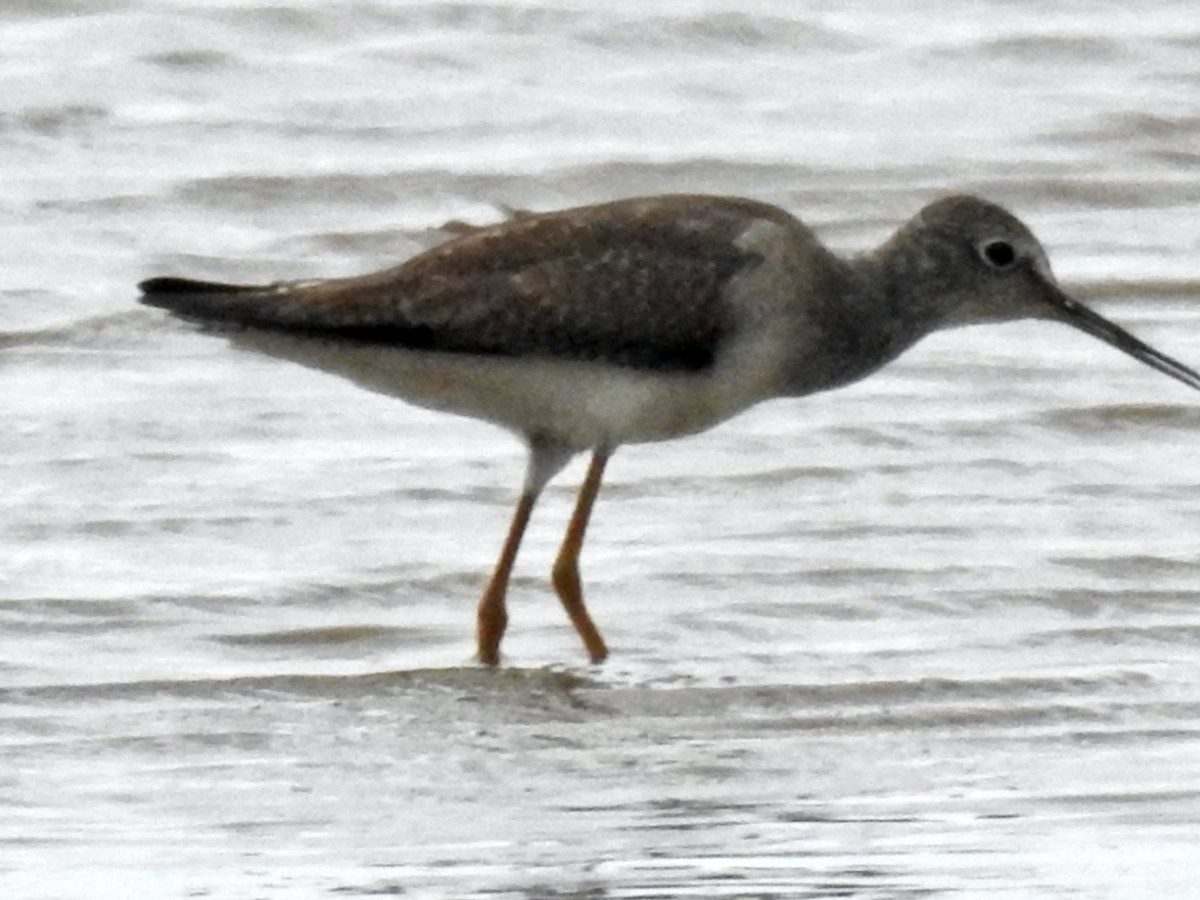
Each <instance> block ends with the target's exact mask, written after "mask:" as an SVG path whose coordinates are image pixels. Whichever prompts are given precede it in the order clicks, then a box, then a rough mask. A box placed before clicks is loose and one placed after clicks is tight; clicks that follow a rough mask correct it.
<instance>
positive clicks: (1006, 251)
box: [140, 195, 1200, 665]
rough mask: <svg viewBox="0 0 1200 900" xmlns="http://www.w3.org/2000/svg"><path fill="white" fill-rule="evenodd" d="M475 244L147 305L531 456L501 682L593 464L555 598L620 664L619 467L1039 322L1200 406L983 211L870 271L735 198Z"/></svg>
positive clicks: (459, 242) (594, 210) (612, 209)
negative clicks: (533, 551)
mask: <svg viewBox="0 0 1200 900" xmlns="http://www.w3.org/2000/svg"><path fill="white" fill-rule="evenodd" d="M458 231H459V232H460V233H459V234H458V236H457V237H454V238H452V239H450V240H448V241H447V242H446V243H444V244H441V245H440V246H437V247H434V248H433V249H431V250H428V251H426V252H424V253H421V254H419V255H417V256H415V257H413V258H412V259H409V260H408V261H407V262H405V263H402V264H401V265H399V266H396V267H394V268H390V269H386V270H384V271H381V272H376V273H374V274H370V275H363V276H361V277H356V278H344V279H331V280H324V281H292V282H287V281H284V282H278V283H275V284H268V285H261V286H250V285H231V284H218V283H212V282H205V281H193V280H189V279H184V278H153V279H150V280H149V281H144V282H142V284H141V285H140V287H141V290H142V292H143V296H142V298H141V299H142V302H143V303H146V304H149V305H151V306H158V307H163V308H165V309H168V310H170V311H171V312H173V313H175V314H176V315H178V316H181V317H183V318H184V319H187V320H192V321H196V322H201V323H203V324H205V325H206V326H209V327H212V328H216V329H217V330H219V331H222V332H224V333H228V334H229V335H230V336H231V337H232V338H233V339H234V340H235V341H236V342H238V343H239V344H244V345H248V346H250V347H253V348H255V349H258V350H261V351H263V352H265V353H268V354H271V355H274V356H277V357H281V358H284V359H290V360H293V361H295V362H298V363H301V364H303V365H307V366H311V367H314V368H318V369H323V370H325V371H328V372H334V373H337V374H339V375H343V376H345V377H347V378H350V379H351V380H353V381H355V382H357V383H358V384H360V385H362V386H364V387H366V388H369V389H371V390H374V391H379V392H381V393H384V394H389V395H393V396H397V397H400V398H403V399H405V400H407V401H410V402H412V403H416V404H419V405H421V406H425V407H430V408H433V409H438V410H444V411H447V412H453V413H458V414H462V415H467V416H475V417H477V418H480V419H484V420H487V421H489V422H494V423H495V424H497V425H500V426H503V427H505V428H507V429H509V430H511V431H513V432H515V433H516V434H518V435H520V436H522V437H523V438H524V439H525V441H526V443H527V444H528V447H529V459H528V467H527V470H526V474H525V483H524V490H523V491H522V493H521V497H520V500H519V502H518V503H517V507H516V512H515V514H514V516H513V520H512V524H511V526H510V528H509V531H508V536H507V539H506V540H505V542H504V546H503V549H502V551H501V553H500V558H499V561H498V562H497V564H496V568H495V570H494V572H493V574H492V577H491V579H490V581H489V582H488V584H487V587H486V588H485V589H484V592H483V597H482V599H481V600H480V603H479V608H478V618H477V635H476V636H477V640H478V653H479V659H480V660H481V661H482V662H484V663H487V664H489V665H495V664H496V663H498V662H499V659H500V641H501V638H502V637H503V634H504V629H505V626H506V624H507V618H508V616H507V612H506V595H507V591H508V584H509V576H510V574H511V572H512V568H513V562H514V560H515V559H516V555H517V549H518V547H519V545H520V543H521V537H522V534H523V533H524V531H525V527H526V525H527V523H528V521H529V517H530V514H531V513H532V511H533V507H534V503H535V502H536V500H537V498H538V495H539V494H540V493H541V491H542V489H543V488H544V487H545V485H546V483H547V482H548V481H549V480H550V479H551V478H552V477H554V475H555V474H556V473H558V472H559V471H560V470H561V469H562V467H563V466H564V465H565V464H566V463H567V461H568V460H569V459H570V458H571V457H572V456H574V455H575V454H577V453H580V452H583V451H590V452H591V454H592V455H591V463H590V465H589V467H588V470H587V475H586V476H585V478H584V481H583V486H582V488H581V490H580V492H579V497H578V500H577V502H576V505H575V509H574V512H573V514H572V516H571V519H570V522H569V524H568V526H567V532H566V536H565V538H564V539H563V543H562V546H561V549H560V550H559V553H558V556H557V558H556V561H555V563H554V567H553V579H552V580H553V584H554V588H555V591H556V592H557V593H558V596H559V597H560V598H561V600H562V603H563V606H564V607H565V609H566V611H567V614H568V616H570V619H571V622H572V623H573V624H574V626H575V628H576V630H577V631H578V632H579V635H580V637H581V638H582V639H583V643H584V645H585V647H586V648H587V653H588V655H589V657H590V658H591V660H592V661H593V662H600V661H601V660H603V659H604V658H605V656H606V655H607V653H608V650H607V648H606V646H605V643H604V640H603V638H602V637H601V636H600V632H599V630H598V629H597V628H596V626H595V624H593V622H592V619H591V616H590V615H589V614H588V611H587V608H586V607H585V605H584V601H583V591H582V588H581V585H580V579H579V562H578V561H579V553H580V549H581V547H582V545H583V539H584V533H585V531H586V529H587V525H588V519H589V517H590V515H591V511H592V505H593V503H594V502H595V499H596V495H597V493H598V492H599V489H600V482H601V479H602V477H603V474H604V467H605V464H606V463H607V462H608V459H609V456H610V455H611V454H612V453H613V451H614V450H615V449H616V448H617V447H618V446H619V445H621V444H624V443H631V442H640V441H659V440H666V439H668V438H675V437H680V436H682V435H687V434H693V433H695V432H698V431H702V430H704V429H706V428H709V427H711V426H713V425H715V424H717V423H718V422H721V421H723V420H725V419H728V418H729V417H730V416H733V415H735V414H737V413H738V412H741V411H742V410H744V409H746V408H747V407H750V406H752V405H754V404H756V403H759V402H761V401H763V400H769V399H772V398H775V397H796V396H801V395H803V394H809V393H813V392H814V391H823V390H828V389H829V388H835V387H840V386H842V385H845V384H850V383H851V382H853V381H856V380H858V379H860V378H862V377H864V376H866V375H869V374H870V373H872V372H874V371H875V370H876V369H878V368H879V367H881V366H883V365H884V364H885V363H887V362H889V361H890V360H893V359H895V358H896V357H897V356H899V355H900V354H901V353H903V352H904V351H905V350H906V349H907V348H909V347H911V346H912V345H913V344H915V343H916V342H917V341H918V340H920V339H921V338H922V337H924V336H925V335H927V334H929V333H930V332H933V331H936V330H938V329H941V328H949V327H953V326H958V325H971V324H975V323H980V322H1000V321H1008V320H1013V319H1022V318H1036V319H1050V320H1054V321H1058V322H1063V323H1066V324H1068V325H1072V326H1074V327H1075V328H1078V329H1080V330H1081V331H1085V332H1087V333H1088V334H1090V335H1093V336H1094V337H1097V338H1099V339H1100V340H1102V341H1105V342H1107V343H1109V344H1112V345H1113V346H1114V347H1116V348H1118V349H1120V350H1123V351H1124V352H1126V353H1128V354H1129V355H1130V356H1132V357H1134V358H1135V359H1138V360H1141V361H1142V362H1144V363H1146V364H1147V365H1149V366H1151V367H1153V368H1155V369H1158V370H1159V371H1160V372H1164V373H1165V374H1167V375H1170V376H1171V377H1172V378H1176V379H1178V380H1179V381H1181V382H1183V383H1184V384H1186V385H1188V386H1189V387H1193V388H1197V389H1200V374H1197V373H1196V372H1195V371H1193V370H1192V369H1190V368H1188V367H1187V366H1184V365H1183V364H1181V363H1179V362H1176V361H1175V360H1173V359H1171V358H1170V357H1169V356H1166V355H1164V354H1162V353H1160V352H1159V351H1157V350H1155V349H1154V348H1152V347H1150V346H1148V345H1147V344H1145V343H1143V342H1142V341H1140V340H1138V339H1137V338H1135V337H1134V336H1133V335H1131V334H1129V333H1128V332H1127V331H1125V330H1124V329H1122V328H1120V327H1118V326H1117V325H1115V324H1113V323H1112V322H1110V321H1108V320H1107V319H1105V318H1103V317H1101V316H1100V315H1098V314H1097V313H1095V312H1093V311H1092V310H1090V309H1088V308H1087V307H1085V306H1083V305H1082V304H1080V303H1079V302H1078V301H1076V300H1074V299H1072V298H1071V297H1070V296H1068V295H1067V294H1066V293H1064V292H1063V291H1062V290H1061V289H1060V288H1059V286H1058V284H1057V283H1056V281H1055V279H1054V276H1053V275H1052V274H1051V271H1050V265H1049V263H1048V262H1047V259H1046V254H1045V251H1044V250H1043V249H1042V247H1041V245H1040V244H1039V243H1038V241H1037V240H1036V239H1035V238H1034V236H1033V235H1032V233H1031V232H1030V231H1029V229H1028V228H1026V227H1025V225H1023V224H1022V223H1021V222H1020V221H1019V220H1018V219H1017V218H1015V217H1014V216H1013V215H1011V214H1010V213H1008V212H1007V211H1005V210H1004V209H1002V208H1001V207H999V206H996V205H994V204H992V203H989V202H986V201H984V200H980V199H978V198H975V197H970V196H952V197H947V198H944V199H941V200H937V201H935V202H933V203H931V204H929V205H928V206H926V207H925V208H924V209H922V210H921V211H920V212H919V213H918V214H917V215H916V216H914V217H913V218H912V219H911V220H910V221H909V222H907V223H906V224H904V225H903V226H902V227H901V228H900V229H899V230H898V231H897V232H896V233H895V235H894V236H893V237H892V238H891V239H890V240H888V241H887V242H886V243H884V244H883V245H882V246H880V247H878V248H877V249H875V250H873V251H870V252H868V253H866V254H864V255H862V256H859V257H856V258H853V259H843V258H840V257H838V256H835V255H834V254H832V253H831V252H830V251H829V250H827V249H826V248H825V247H824V246H823V245H822V244H821V243H820V241H818V240H817V238H816V236H815V235H814V234H813V233H812V231H810V230H809V229H808V228H807V227H806V226H805V225H804V224H802V223H801V222H800V221H799V220H798V219H796V218H795V217H794V216H792V215H791V214H789V213H787V212H786V211H784V210H782V209H780V208H778V207H776V206H772V205H769V204H766V203H760V202H756V201H752V200H746V199H740V198H733V197H715V196H699V195H670V196H659V197H646V198H639V199H629V200H619V201H616V202H611V203H605V204H600V205H594V206H584V207H579V208H576V209H567V210H562V211H558V212H549V213H539V214H534V213H521V214H518V215H517V216H515V217H514V218H512V219H509V220H508V221H505V222H502V223H500V224H497V225H494V226H490V227H480V228H469V227H468V228H463V227H460V228H459V229H458Z"/></svg>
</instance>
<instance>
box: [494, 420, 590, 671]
mask: <svg viewBox="0 0 1200 900" xmlns="http://www.w3.org/2000/svg"><path fill="white" fill-rule="evenodd" d="M571 455H572V453H571V451H569V450H566V449H564V448H562V447H559V446H557V445H554V444H546V443H542V442H539V441H536V440H531V441H530V444H529V466H528V468H527V470H526V473H525V488H524V490H523V491H522V492H521V499H520V500H519V501H517V508H516V511H515V512H513V517H512V524H510V525H509V526H508V537H506V538H505V539H504V549H503V550H501V551H500V559H499V560H497V562H496V568H495V571H493V572H492V577H491V580H489V581H488V585H487V587H486V588H484V590H483V596H482V597H481V598H480V600H479V611H478V613H477V616H476V619H475V640H476V646H477V647H478V654H479V661H480V662H481V663H484V664H485V665H488V666H494V665H498V664H499V662H500V640H501V639H502V638H503V637H504V629H505V626H507V625H508V609H507V598H508V582H509V578H510V577H511V576H512V569H513V563H515V562H516V560H517V551H518V550H519V549H520V548H521V538H522V537H523V536H524V534H525V528H526V526H528V525H529V517H530V516H531V515H532V514H533V507H534V504H535V503H537V499H538V496H539V495H540V494H541V493H542V488H544V487H545V486H546V482H548V481H549V480H550V479H551V478H553V477H554V475H555V474H556V473H557V472H558V471H559V470H560V469H561V468H562V467H563V466H564V465H566V463H567V460H569V459H570V458H571Z"/></svg>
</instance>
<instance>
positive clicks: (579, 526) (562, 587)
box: [551, 447, 609, 663]
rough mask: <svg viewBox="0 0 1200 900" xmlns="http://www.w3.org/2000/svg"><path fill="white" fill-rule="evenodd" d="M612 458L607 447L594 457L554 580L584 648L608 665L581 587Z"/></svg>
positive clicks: (580, 493)
mask: <svg viewBox="0 0 1200 900" xmlns="http://www.w3.org/2000/svg"><path fill="white" fill-rule="evenodd" d="M608 457H609V450H608V449H607V448H605V447H599V448H597V449H596V450H595V452H594V453H593V454H592V461H591V463H590V464H589V465H588V470H587V476H586V477H585V478H584V479H583V486H582V487H581V488H580V489H579V499H577V500H576V501H575V511H574V512H573V513H571V522H570V524H568V525H567V533H566V536H565V537H564V538H563V542H562V547H560V548H559V551H558V557H557V558H556V559H555V560H554V570H553V573H552V576H551V577H552V580H553V582H554V590H555V591H557V592H558V597H559V599H560V600H562V605H563V607H564V608H565V609H566V611H567V615H568V616H570V618H571V624H573V625H574V626H575V630H576V631H578V632H579V636H580V637H581V638H583V645H584V646H585V647H586V648H587V652H588V656H589V657H591V660H592V662H594V663H598V662H603V661H604V658H605V657H606V656H608V648H607V647H606V646H605V645H604V638H602V637H601V636H600V631H599V629H597V628H596V625H595V623H593V622H592V617H591V616H590V615H588V611H587V607H586V606H585V605H584V603H583V588H582V587H581V586H580V583H579V551H580V550H581V549H582V548H583V537H584V534H585V533H586V532H587V526H588V519H589V518H590V517H591V515H592V506H593V504H595V502H596V495H597V494H598V493H600V481H601V479H602V478H603V477H604V466H605V464H606V463H607V462H608Z"/></svg>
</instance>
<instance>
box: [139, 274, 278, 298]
mask: <svg viewBox="0 0 1200 900" xmlns="http://www.w3.org/2000/svg"><path fill="white" fill-rule="evenodd" d="M138 290H140V291H141V292H142V294H143V295H146V296H152V295H159V294H241V293H244V292H246V291H253V290H258V288H256V287H252V286H250V285H243V284H226V283H224V282H221V281H198V280H196V279H194V278H179V277H176V276H174V275H165V276H160V277H158V278H147V279H146V280H145V281H140V282H138Z"/></svg>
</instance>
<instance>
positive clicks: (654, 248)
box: [143, 196, 788, 370]
mask: <svg viewBox="0 0 1200 900" xmlns="http://www.w3.org/2000/svg"><path fill="white" fill-rule="evenodd" d="M761 218H770V219H774V220H782V219H784V218H788V217H787V214H786V213H783V212H782V211H781V210H778V209H777V208H775V207H771V206H767V205H765V204H758V203H753V202H752V201H743V200H736V199H731V198H712V197H691V196H679V197H659V198H650V199H646V200H629V201H619V202H617V203H610V204H605V205H602V206H593V207H582V208H579V209H575V210H565V211H562V212H558V213H547V214H540V215H534V214H525V215H522V216H520V217H519V218H516V219H510V220H509V221H507V222H504V223H501V224H499V225H495V226H492V227H488V228H481V229H477V230H473V231H470V232H468V233H466V234H464V235H463V236H461V237H459V238H456V239H454V240H451V241H449V242H447V243H445V244H442V245H440V246H438V247H435V248H433V249H432V250H429V251H427V252H426V253H423V254H420V255H419V256H416V257H414V258H413V259H411V260H409V261H408V262H406V263H404V264H402V265H400V266H397V267H395V268H393V269H388V270H385V271H382V272H377V273H375V274H373V275H367V276H363V277H360V278H351V279H343V280H333V281H321V282H307V283H292V284H288V283H283V284H279V285H273V286H267V287H263V288H239V287H228V288H225V289H224V290H222V289H221V286H216V285H205V286H204V287H205V289H203V290H194V291H191V292H189V290H188V289H187V287H186V285H187V284H188V282H185V281H183V280H179V279H156V280H154V281H152V282H148V283H147V284H146V285H144V286H143V289H144V290H145V291H146V297H145V298H144V300H145V302H148V303H151V304H152V305H159V306H164V307H167V308H169V309H172V310H174V311H175V312H177V313H179V314H181V315H184V316H187V317H190V318H195V319H200V320H203V321H213V320H217V321H220V322H233V323H237V324H242V325H247V326H251V327H268V328H277V329H286V330H293V331H300V332H305V333H310V334H313V335H323V336H327V337H340V338H342V339H349V340H355V341H369V342H376V343H379V342H383V343H394V344H397V345H400V346H404V347H408V348H412V349H422V350H436V351H443V352H460V353H475V354H488V355H507V356H530V357H539V356H540V357H552V358H559V359H571V360H584V361H600V362H608V363H613V364H618V365H624V366H630V367H634V368H645V369H656V370H697V369H701V368H703V367H705V366H707V365H709V364H710V363H711V362H712V360H713V358H714V357H715V355H716V353H717V349H718V347H719V345H720V342H721V341H722V339H723V338H725V337H726V336H727V334H728V332H729V330H730V328H731V327H732V323H731V321H730V317H729V315H728V310H727V309H725V307H724V305H723V299H722V288H723V286H724V285H725V284H726V282H727V281H728V280H729V279H730V278H731V277H732V276H733V275H734V274H735V273H737V272H738V271H740V270H742V269H743V268H744V267H746V266H748V265H753V264H754V262H755V259H754V258H753V256H751V255H750V254H747V253H746V252H744V251H743V250H741V249H740V248H739V247H738V245H737V243H736V241H737V238H738V236H739V235H740V234H741V233H742V232H743V231H744V230H745V229H746V228H747V227H749V225H751V224H752V223H753V222H754V221H755V220H757V219H761Z"/></svg>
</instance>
